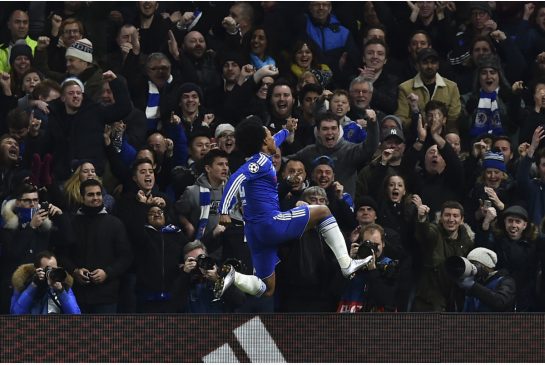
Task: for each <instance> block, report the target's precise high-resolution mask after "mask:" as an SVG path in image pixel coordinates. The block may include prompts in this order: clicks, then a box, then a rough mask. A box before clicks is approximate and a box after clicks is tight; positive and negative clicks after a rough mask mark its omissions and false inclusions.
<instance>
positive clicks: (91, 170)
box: [64, 161, 115, 213]
mask: <svg viewBox="0 0 545 365" xmlns="http://www.w3.org/2000/svg"><path fill="white" fill-rule="evenodd" d="M89 179H95V180H98V181H99V182H101V183H102V179H101V178H100V177H99V176H97V174H96V171H95V165H93V163H92V162H89V161H83V162H81V163H80V164H79V165H78V167H77V168H76V169H75V170H74V173H73V174H72V175H71V176H70V177H69V178H68V180H66V182H65V183H64V197H65V199H66V207H67V208H68V209H69V210H70V211H72V212H75V211H77V209H78V208H79V206H80V205H81V204H83V198H82V197H81V194H80V190H79V188H80V185H81V183H82V182H83V181H85V180H89ZM102 197H103V198H102V199H103V201H104V207H106V210H107V211H108V212H110V213H111V212H112V210H113V206H114V203H115V199H114V197H113V196H111V195H110V194H108V193H106V191H105V190H104V191H102Z"/></svg>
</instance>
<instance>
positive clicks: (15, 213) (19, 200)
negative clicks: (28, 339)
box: [0, 184, 68, 314]
mask: <svg viewBox="0 0 545 365" xmlns="http://www.w3.org/2000/svg"><path fill="white" fill-rule="evenodd" d="M13 198H14V199H10V200H7V201H6V202H5V203H4V204H3V206H2V220H3V222H2V223H3V224H2V229H1V231H0V242H2V255H1V256H0V285H1V288H0V298H2V299H1V301H0V313H6V314H7V313H9V306H10V304H9V298H10V296H11V293H12V288H11V285H10V283H11V276H12V274H13V272H14V271H15V269H17V267H18V266H19V265H22V264H24V263H28V262H31V261H32V260H33V259H34V255H35V254H36V252H41V251H44V250H52V249H53V245H52V243H51V242H57V243H59V242H61V241H62V240H61V237H55V238H52V237H53V236H55V235H56V233H55V231H56V229H54V227H57V228H61V227H66V226H67V225H68V222H67V219H66V217H65V216H64V215H63V214H62V211H61V210H60V209H59V208H57V207H56V206H54V205H53V204H49V203H47V202H42V203H40V199H39V195H38V189H37V187H36V186H34V185H31V184H22V185H20V186H19V187H18V189H17V190H16V192H15V194H14V195H13ZM46 208H47V209H46Z"/></svg>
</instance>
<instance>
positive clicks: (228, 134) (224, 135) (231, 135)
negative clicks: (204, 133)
mask: <svg viewBox="0 0 545 365" xmlns="http://www.w3.org/2000/svg"><path fill="white" fill-rule="evenodd" d="M218 138H235V134H234V133H222V134H220V135H219V136H218Z"/></svg>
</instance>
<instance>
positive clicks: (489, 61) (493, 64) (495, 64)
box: [477, 54, 502, 72]
mask: <svg viewBox="0 0 545 365" xmlns="http://www.w3.org/2000/svg"><path fill="white" fill-rule="evenodd" d="M483 68H493V69H494V70H496V71H498V72H500V71H502V68H501V63H500V59H499V58H498V56H496V55H494V54H487V55H484V56H482V57H480V58H479V60H478V61H477V70H478V71H481V70H482V69H483Z"/></svg>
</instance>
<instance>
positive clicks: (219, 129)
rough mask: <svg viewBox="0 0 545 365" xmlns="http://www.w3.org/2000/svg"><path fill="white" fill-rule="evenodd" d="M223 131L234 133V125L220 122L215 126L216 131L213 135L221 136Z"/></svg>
mask: <svg viewBox="0 0 545 365" xmlns="http://www.w3.org/2000/svg"><path fill="white" fill-rule="evenodd" d="M223 132H232V133H235V127H233V126H232V125H231V124H229V123H222V124H220V125H218V127H217V128H216V132H215V133H214V137H215V138H218V137H219V136H221V134H222V133H223Z"/></svg>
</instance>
